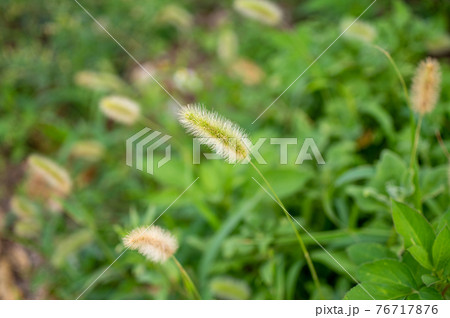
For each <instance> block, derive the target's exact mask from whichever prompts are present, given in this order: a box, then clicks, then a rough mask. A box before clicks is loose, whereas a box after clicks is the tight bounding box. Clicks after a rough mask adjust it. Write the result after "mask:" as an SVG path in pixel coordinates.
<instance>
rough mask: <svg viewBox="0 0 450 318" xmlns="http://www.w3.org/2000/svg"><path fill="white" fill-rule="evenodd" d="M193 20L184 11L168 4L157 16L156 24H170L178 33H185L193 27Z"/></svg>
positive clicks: (190, 15)
mask: <svg viewBox="0 0 450 318" xmlns="http://www.w3.org/2000/svg"><path fill="white" fill-rule="evenodd" d="M193 21H194V18H193V17H192V14H190V13H189V12H188V11H186V9H184V8H182V7H180V6H177V5H174V4H169V5H167V6H165V7H164V8H163V9H162V10H161V11H160V12H159V14H158V17H157V22H159V23H161V24H170V25H173V26H174V27H176V28H177V29H178V30H179V31H187V30H188V29H190V28H191V27H192V25H193Z"/></svg>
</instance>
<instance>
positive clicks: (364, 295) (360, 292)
mask: <svg viewBox="0 0 450 318" xmlns="http://www.w3.org/2000/svg"><path fill="white" fill-rule="evenodd" d="M361 285H362V284H358V285H356V286H355V287H353V288H352V289H350V290H349V291H348V293H347V294H345V296H344V299H345V300H373V298H372V297H371V296H370V295H371V294H372V293H370V292H369V293H370V295H369V293H368V290H367V286H366V284H364V285H362V286H361ZM363 287H364V288H363ZM364 289H365V290H364ZM366 290H367V291H366ZM374 298H375V296H374Z"/></svg>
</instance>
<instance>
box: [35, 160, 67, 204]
mask: <svg viewBox="0 0 450 318" xmlns="http://www.w3.org/2000/svg"><path fill="white" fill-rule="evenodd" d="M28 167H29V169H30V172H31V174H35V175H37V176H38V177H40V178H41V179H42V180H44V181H45V182H46V183H47V184H48V185H49V186H50V187H51V188H53V189H55V190H57V191H58V192H59V193H61V194H63V195H67V194H69V193H70V191H71V190H72V179H71V178H70V176H69V173H68V172H67V171H66V170H65V169H64V168H62V167H61V166H59V165H58V164H56V163H55V162H54V161H52V160H50V159H48V158H46V157H44V156H41V155H31V156H30V157H29V158H28Z"/></svg>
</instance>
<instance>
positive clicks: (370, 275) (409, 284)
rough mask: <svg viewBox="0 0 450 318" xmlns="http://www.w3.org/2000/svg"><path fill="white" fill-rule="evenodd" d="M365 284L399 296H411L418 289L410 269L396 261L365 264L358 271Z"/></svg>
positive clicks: (387, 260)
mask: <svg viewBox="0 0 450 318" xmlns="http://www.w3.org/2000/svg"><path fill="white" fill-rule="evenodd" d="M358 277H359V278H360V279H361V281H362V282H363V283H366V282H368V283H372V284H375V285H377V286H380V287H385V288H386V289H392V290H396V291H397V292H398V293H399V294H405V295H406V294H409V293H411V292H413V289H415V288H416V282H415V280H414V277H413V275H412V274H411V272H410V271H409V269H408V267H407V266H406V265H405V264H403V263H400V262H399V261H396V260H391V259H382V260H378V261H375V262H372V263H366V264H363V265H362V266H361V267H360V269H359V270H358Z"/></svg>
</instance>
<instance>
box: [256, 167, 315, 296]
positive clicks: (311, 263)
mask: <svg viewBox="0 0 450 318" xmlns="http://www.w3.org/2000/svg"><path fill="white" fill-rule="evenodd" d="M250 164H251V165H252V167H253V169H255V171H256V172H257V173H258V174H259V176H260V177H261V178H262V179H263V180H264V182H265V184H266V185H267V186H268V187H269V189H270V191H271V192H272V194H273V195H274V197H275V199H276V201H277V202H278V204H279V205H280V207H281V209H282V210H283V212H284V214H285V215H286V217H287V219H288V220H289V223H290V224H291V226H292V228H293V230H294V232H295V235H296V237H297V240H298V242H299V244H300V247H301V249H302V252H303V255H304V257H305V259H306V263H307V264H308V268H309V271H310V272H311V276H312V278H313V281H314V284H315V285H316V288H317V290H318V291H319V293H320V294H321V293H322V291H321V289H320V281H319V277H318V276H317V272H316V269H315V268H314V264H313V262H312V260H311V257H310V255H309V252H308V249H307V248H306V245H305V243H304V242H303V239H302V237H301V236H300V233H299V232H298V230H297V226H296V225H295V224H294V222H293V221H292V217H291V216H290V214H289V212H288V211H287V210H286V207H285V206H284V204H283V202H281V200H280V198H279V197H278V195H277V194H276V193H275V191H274V189H273V188H272V186H271V185H270V183H269V181H268V180H267V179H266V178H265V177H264V175H263V174H262V172H261V171H260V170H259V169H258V168H257V167H256V166H255V164H254V163H253V162H252V161H250Z"/></svg>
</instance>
